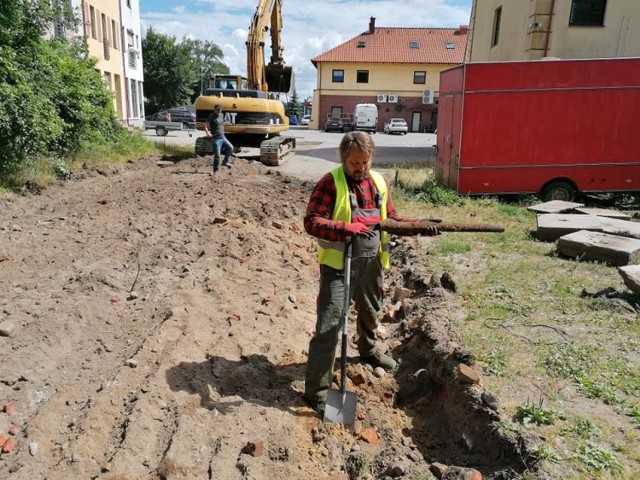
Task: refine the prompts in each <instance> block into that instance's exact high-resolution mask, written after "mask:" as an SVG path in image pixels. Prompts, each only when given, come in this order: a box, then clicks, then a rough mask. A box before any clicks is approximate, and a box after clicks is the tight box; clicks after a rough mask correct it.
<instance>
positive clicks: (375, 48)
mask: <svg viewBox="0 0 640 480" xmlns="http://www.w3.org/2000/svg"><path fill="white" fill-rule="evenodd" d="M467 31H468V30H467V27H466V26H462V27H460V28H395V27H375V29H374V33H369V31H366V32H363V33H361V34H360V35H358V36H356V37H353V38H352V39H350V40H347V41H346V42H344V43H342V44H340V45H338V46H337V47H334V48H332V49H331V50H327V51H326V52H324V53H321V54H320V55H318V56H316V57H314V58H312V59H311V63H313V65H317V64H318V63H320V62H344V63H352V62H353V63H438V64H443V63H451V64H455V65H458V64H460V63H463V62H464V50H465V47H466V43H467ZM361 42H364V47H358V45H359V44H360V45H362V43H361ZM411 42H417V45H418V48H411V46H410V44H411ZM447 44H449V46H453V48H447Z"/></svg>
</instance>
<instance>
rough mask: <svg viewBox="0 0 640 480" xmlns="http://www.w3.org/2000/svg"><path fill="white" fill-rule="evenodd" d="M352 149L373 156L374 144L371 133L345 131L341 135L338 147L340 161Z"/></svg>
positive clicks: (344, 158)
mask: <svg viewBox="0 0 640 480" xmlns="http://www.w3.org/2000/svg"><path fill="white" fill-rule="evenodd" d="M352 150H358V151H360V152H362V153H364V154H365V155H367V156H369V157H373V152H375V150H376V145H375V144H374V143H373V139H372V138H371V135H369V134H368V133H366V132H347V133H345V134H344V137H342V141H341V142H340V148H339V149H338V152H339V155H340V162H341V163H344V161H345V160H346V159H347V157H348V156H349V153H350V152H351V151H352Z"/></svg>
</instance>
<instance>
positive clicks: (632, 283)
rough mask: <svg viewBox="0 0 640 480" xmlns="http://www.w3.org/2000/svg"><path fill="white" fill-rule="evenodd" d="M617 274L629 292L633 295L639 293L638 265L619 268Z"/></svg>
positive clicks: (639, 277) (639, 276) (639, 271)
mask: <svg viewBox="0 0 640 480" xmlns="http://www.w3.org/2000/svg"><path fill="white" fill-rule="evenodd" d="M618 272H619V273H620V276H621V277H622V279H623V280H624V284H625V285H626V286H627V287H628V288H629V290H631V291H632V292H634V293H640V265H626V266H624V267H619V268H618Z"/></svg>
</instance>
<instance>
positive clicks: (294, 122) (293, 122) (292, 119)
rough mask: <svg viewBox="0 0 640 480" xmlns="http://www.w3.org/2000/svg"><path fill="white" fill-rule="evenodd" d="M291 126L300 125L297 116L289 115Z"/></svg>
mask: <svg viewBox="0 0 640 480" xmlns="http://www.w3.org/2000/svg"><path fill="white" fill-rule="evenodd" d="M289 125H298V117H297V116H296V115H289Z"/></svg>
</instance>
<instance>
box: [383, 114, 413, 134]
mask: <svg viewBox="0 0 640 480" xmlns="http://www.w3.org/2000/svg"><path fill="white" fill-rule="evenodd" d="M382 131H383V132H384V133H388V134H392V133H400V134H402V135H406V134H407V132H408V131H409V126H408V125H407V122H406V121H405V120H404V118H390V119H389V120H387V121H386V122H384V127H383V129H382Z"/></svg>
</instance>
